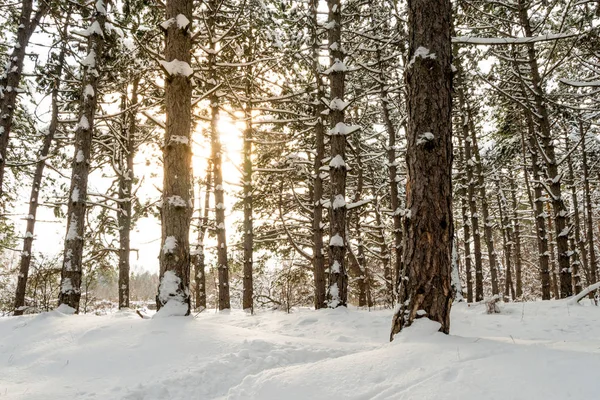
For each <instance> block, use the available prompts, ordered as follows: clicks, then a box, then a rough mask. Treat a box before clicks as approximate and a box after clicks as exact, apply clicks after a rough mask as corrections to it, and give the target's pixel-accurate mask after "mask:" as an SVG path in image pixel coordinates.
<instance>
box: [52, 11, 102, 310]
mask: <svg viewBox="0 0 600 400" xmlns="http://www.w3.org/2000/svg"><path fill="white" fill-rule="evenodd" d="M92 7H94V10H93V19H92V21H90V24H95V23H97V24H98V26H99V27H100V32H98V30H94V31H93V32H92V33H91V34H90V35H89V36H88V55H87V57H86V58H85V59H84V61H83V62H82V65H83V69H84V71H83V79H82V82H81V97H80V100H79V101H80V104H81V108H80V111H79V123H78V124H77V129H76V131H75V151H74V153H73V159H72V162H71V168H72V172H71V187H70V190H69V203H68V204H69V205H68V211H67V234H66V236H65V246H64V260H63V267H62V273H61V283H60V293H59V297H58V303H59V304H66V305H67V306H70V307H72V308H74V309H75V311H76V312H79V300H80V298H81V274H82V265H81V264H82V258H83V244H84V234H85V214H86V198H87V182H88V175H89V171H90V156H91V150H92V136H93V129H94V116H95V113H96V104H97V102H98V98H97V93H98V82H99V81H100V73H99V69H98V67H99V64H101V63H102V58H103V54H104V34H103V32H104V26H105V23H106V8H105V4H104V3H103V1H102V0H100V1H98V2H97V3H95V5H93V6H92Z"/></svg>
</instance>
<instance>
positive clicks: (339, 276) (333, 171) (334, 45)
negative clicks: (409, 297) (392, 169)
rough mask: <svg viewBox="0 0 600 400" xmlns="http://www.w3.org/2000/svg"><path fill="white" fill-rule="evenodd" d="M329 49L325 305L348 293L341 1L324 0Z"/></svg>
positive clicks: (343, 303) (340, 301)
mask: <svg viewBox="0 0 600 400" xmlns="http://www.w3.org/2000/svg"><path fill="white" fill-rule="evenodd" d="M327 5H328V8H329V24H330V28H329V43H330V44H329V50H330V59H331V66H330V68H329V70H328V72H329V82H330V95H331V102H330V104H329V111H330V112H329V116H330V124H331V130H330V131H329V134H330V137H331V139H330V143H331V162H330V164H329V179H330V182H331V197H330V204H331V205H330V219H329V221H330V226H329V235H330V239H329V288H328V290H327V302H328V305H329V307H331V308H335V307H340V306H346V302H347V297H348V274H347V273H346V260H345V255H346V211H347V208H346V173H347V165H346V136H347V135H348V134H351V133H352V131H353V130H354V128H353V127H350V126H348V125H346V124H345V123H344V109H345V108H346V106H347V103H345V102H344V89H345V88H344V84H345V77H346V70H347V67H346V65H345V64H344V57H345V54H344V49H343V46H342V3H341V1H340V0H328V1H327Z"/></svg>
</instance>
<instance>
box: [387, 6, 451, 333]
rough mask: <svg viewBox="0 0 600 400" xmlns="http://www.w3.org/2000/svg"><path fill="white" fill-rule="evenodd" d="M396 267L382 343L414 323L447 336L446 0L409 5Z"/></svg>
mask: <svg viewBox="0 0 600 400" xmlns="http://www.w3.org/2000/svg"><path fill="white" fill-rule="evenodd" d="M408 24H409V29H410V32H409V38H410V43H409V46H410V48H409V53H408V54H409V58H410V62H409V64H408V65H407V67H406V71H405V79H406V86H407V104H408V131H407V138H408V148H407V153H406V157H407V167H408V181H407V185H406V188H407V190H406V192H407V209H408V210H409V211H408V215H407V217H406V219H405V226H406V230H405V232H406V235H405V243H406V246H405V247H404V270H403V274H402V277H401V278H400V279H399V282H400V288H399V289H398V293H399V300H398V304H399V307H398V310H397V311H396V313H395V314H394V317H393V321H392V331H391V337H390V339H393V337H394V335H395V334H396V333H398V332H400V331H401V330H402V329H403V328H405V327H407V326H410V325H411V324H412V323H413V322H414V320H415V319H416V318H421V317H427V318H429V319H430V320H433V321H437V322H439V323H440V324H441V327H440V331H442V332H444V333H448V332H449V331H450V308H451V306H452V299H453V292H452V286H451V270H452V245H453V243H452V242H453V236H454V232H453V231H454V225H453V222H452V184H451V180H452V67H451V63H452V46H451V25H452V18H451V5H450V1H449V0H409V2H408Z"/></svg>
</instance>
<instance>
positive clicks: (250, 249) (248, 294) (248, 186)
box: [242, 14, 254, 312]
mask: <svg viewBox="0 0 600 400" xmlns="http://www.w3.org/2000/svg"><path fill="white" fill-rule="evenodd" d="M250 16H252V14H250ZM248 41H249V43H248V45H247V46H246V49H245V53H246V57H245V58H246V62H247V63H248V66H247V67H246V77H245V78H246V104H245V106H244V120H245V122H246V129H244V172H243V179H244V182H243V183H244V199H243V203H244V233H243V241H244V279H243V296H242V308H243V309H244V310H250V311H251V312H254V302H253V296H254V290H253V287H252V285H253V283H252V269H253V258H254V236H253V235H254V234H253V221H252V190H253V186H252V139H253V136H254V127H253V126H252V109H253V105H252V95H253V92H254V72H253V67H252V63H251V61H252V57H253V54H254V51H253V47H252V46H253V41H254V37H253V33H252V22H251V23H250V33H249V37H248Z"/></svg>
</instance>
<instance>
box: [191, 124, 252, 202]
mask: <svg viewBox="0 0 600 400" xmlns="http://www.w3.org/2000/svg"><path fill="white" fill-rule="evenodd" d="M217 129H218V134H219V137H220V139H221V148H222V166H221V168H222V171H223V181H224V186H232V185H239V183H240V182H241V179H242V173H241V168H242V163H243V148H244V139H243V135H242V130H243V129H244V123H243V121H236V120H234V119H233V118H232V117H231V116H230V115H229V114H225V113H222V115H221V116H220V118H219V123H218V126H217ZM192 152H193V158H192V168H193V170H194V176H195V177H200V178H204V177H205V176H206V167H207V164H208V160H209V159H210V158H211V146H210V137H208V124H207V123H206V122H205V123H203V124H198V126H197V128H196V131H195V132H194V134H193V142H192ZM225 189H226V190H227V187H225Z"/></svg>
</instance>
